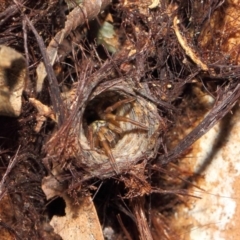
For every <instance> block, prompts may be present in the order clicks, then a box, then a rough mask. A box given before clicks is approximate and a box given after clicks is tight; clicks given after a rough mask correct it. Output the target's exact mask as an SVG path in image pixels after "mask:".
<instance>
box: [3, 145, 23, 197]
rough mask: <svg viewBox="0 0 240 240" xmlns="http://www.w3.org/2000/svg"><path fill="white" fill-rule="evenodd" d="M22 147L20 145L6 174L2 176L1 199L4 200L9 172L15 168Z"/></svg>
mask: <svg viewBox="0 0 240 240" xmlns="http://www.w3.org/2000/svg"><path fill="white" fill-rule="evenodd" d="M20 147H21V146H19V147H18V149H17V152H16V154H15V156H14V158H13V159H12V160H10V162H9V164H8V167H7V170H6V172H5V173H4V175H3V177H2V180H1V182H0V201H1V200H2V198H3V196H4V193H5V191H6V188H5V183H6V178H7V176H8V174H9V173H10V171H11V170H12V169H13V168H14V166H15V165H16V163H17V156H18V152H19V150H20Z"/></svg>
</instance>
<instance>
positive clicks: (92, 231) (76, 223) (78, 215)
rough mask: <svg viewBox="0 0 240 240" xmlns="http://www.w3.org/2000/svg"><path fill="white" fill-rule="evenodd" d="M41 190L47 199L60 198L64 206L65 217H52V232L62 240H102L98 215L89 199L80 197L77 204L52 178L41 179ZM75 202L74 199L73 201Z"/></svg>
mask: <svg viewBox="0 0 240 240" xmlns="http://www.w3.org/2000/svg"><path fill="white" fill-rule="evenodd" d="M42 189H43V191H44V193H45V194H46V197H47V199H50V198H53V197H62V198H63V200H64V202H65V204H66V208H65V216H53V218H52V220H51V222H50V224H51V225H52V227H53V228H54V232H55V233H57V234H59V235H60V236H61V237H62V239H63V240H75V239H94V240H103V239H104V238H103V233H102V229H101V225H100V223H99V219H98V215H97V212H96V209H95V207H94V204H93V201H92V199H91V198H90V197H81V198H79V199H78V201H79V203H78V204H74V200H73V199H72V198H70V197H69V196H68V195H67V194H66V189H64V186H63V185H61V184H60V182H59V181H58V180H57V179H56V178H54V177H53V176H47V177H45V178H44V179H43V184H42ZM75 200H76V199H75Z"/></svg>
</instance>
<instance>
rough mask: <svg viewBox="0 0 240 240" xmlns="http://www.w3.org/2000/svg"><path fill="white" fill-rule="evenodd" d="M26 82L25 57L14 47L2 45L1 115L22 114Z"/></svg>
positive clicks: (0, 61)
mask: <svg viewBox="0 0 240 240" xmlns="http://www.w3.org/2000/svg"><path fill="white" fill-rule="evenodd" d="M25 83H26V62H25V59H24V57H23V56H22V54H20V53H18V52H17V51H15V50H14V49H12V48H10V47H6V46H3V45H0V115H5V116H11V117H18V116H19V115H20V113H21V107H22V99H21V97H22V92H23V89H24V87H25Z"/></svg>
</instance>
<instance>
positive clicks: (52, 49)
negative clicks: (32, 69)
mask: <svg viewBox="0 0 240 240" xmlns="http://www.w3.org/2000/svg"><path fill="white" fill-rule="evenodd" d="M109 3H110V0H93V1H89V0H86V1H82V3H81V4H79V5H78V6H76V7H75V8H74V9H73V10H72V11H71V12H70V13H69V14H68V16H67V20H66V22H65V27H64V29H62V30H61V31H59V32H58V33H57V34H56V35H55V37H54V38H53V39H52V40H51V42H50V43H49V45H48V47H47V54H48V57H49V59H50V63H51V64H52V65H53V64H54V63H55V61H56V59H57V56H58V49H59V47H60V46H61V44H62V43H63V41H64V39H65V38H66V37H67V36H68V35H69V34H70V32H71V31H74V30H75V29H76V28H77V27H78V26H81V25H83V24H84V23H86V21H89V20H92V19H94V18H95V17H96V16H97V15H98V14H99V13H100V11H102V10H103V9H104V8H105V7H106V6H107V5H108V4H109ZM58 57H59V58H61V56H58ZM36 72H37V85H36V88H37V89H36V90H37V92H40V91H41V90H42V84H43V81H44V79H45V77H46V76H47V72H46V69H45V67H44V64H43V62H41V63H40V64H39V65H38V67H37V70H36Z"/></svg>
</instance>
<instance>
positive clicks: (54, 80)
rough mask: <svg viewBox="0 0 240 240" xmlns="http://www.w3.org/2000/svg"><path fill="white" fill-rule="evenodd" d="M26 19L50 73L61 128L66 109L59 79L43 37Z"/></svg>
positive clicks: (54, 108) (54, 105) (54, 106)
mask: <svg viewBox="0 0 240 240" xmlns="http://www.w3.org/2000/svg"><path fill="white" fill-rule="evenodd" d="M25 19H26V21H27V23H28V25H29V27H30V28H31V30H32V32H33V34H34V35H35V38H36V40H37V42H38V45H39V48H40V51H41V54H42V56H43V62H44V65H45V68H46V70H47V73H48V75H47V76H48V81H49V87H50V96H51V100H52V104H53V110H54V112H55V113H56V115H57V120H58V121H57V122H58V126H61V125H62V123H63V121H64V108H63V102H62V99H61V93H60V89H59V87H58V82H57V78H56V76H55V74H54V70H53V68H52V65H51V63H50V60H49V57H48V55H47V53H46V47H45V45H44V42H43V39H42V37H41V36H40V35H39V34H38V32H37V30H36V29H35V27H34V26H33V24H32V23H31V21H30V20H29V19H28V17H27V16H25Z"/></svg>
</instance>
